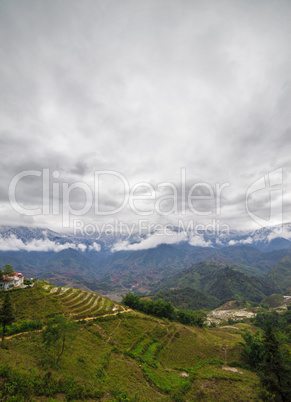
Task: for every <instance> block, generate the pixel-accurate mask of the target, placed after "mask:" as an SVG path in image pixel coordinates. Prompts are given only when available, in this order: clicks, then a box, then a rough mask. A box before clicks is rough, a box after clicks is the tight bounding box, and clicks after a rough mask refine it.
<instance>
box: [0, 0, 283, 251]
mask: <svg viewBox="0 0 291 402" xmlns="http://www.w3.org/2000/svg"><path fill="white" fill-rule="evenodd" d="M290 43H291V2H290V1H289V0H252V1H245V0H232V1H231V0H229V1H225V0H222V1H216V0H212V1H195V0H192V1H190V0H189V1H185V0H181V1H172V0H164V1H162V0H153V1H136V0H132V1H128V0H124V1H118V0H115V1H114V0H109V1H101V0H100V1H99V0H94V1H93V0H92V1H89V0H83V1H74V0H67V1H57V0H52V1H49V2H48V1H44V0H34V1H29V0H19V1H18V0H10V1H4V0H0V101H1V107H0V172H1V180H0V214H1V222H0V223H1V224H8V225H9V224H11V225H32V226H41V227H49V228H50V229H55V230H68V228H67V227H65V228H64V227H63V226H64V222H63V219H62V215H61V213H60V214H58V213H57V212H56V211H55V213H54V214H52V198H53V187H52V183H55V184H57V183H58V184H59V188H60V194H59V195H58V193H56V192H55V193H54V194H55V203H59V204H60V206H61V211H62V205H63V202H65V201H64V198H63V192H62V189H63V185H64V183H69V184H71V183H74V182H82V183H85V185H87V186H88V187H90V188H91V189H92V192H93V193H94V194H93V195H96V189H95V192H94V172H95V171H100V170H114V171H117V172H119V173H120V174H122V175H123V176H124V177H125V178H126V180H128V182H129V184H130V186H131V187H132V186H133V185H135V184H137V183H139V182H146V183H150V184H151V185H152V186H153V189H154V190H155V191H156V194H155V195H156V198H158V197H161V196H165V195H166V194H173V191H172V190H171V189H170V188H167V189H166V188H159V187H158V185H159V184H160V183H163V182H166V181H167V182H171V183H173V184H174V185H175V186H176V187H177V189H178V194H177V203H178V207H179V208H178V209H179V211H178V212H177V213H176V214H174V213H172V214H169V215H166V214H164V215H163V216H162V215H161V214H159V213H156V212H154V213H153V214H151V215H149V216H146V217H144V216H141V217H140V216H138V215H137V214H135V213H134V212H132V210H131V209H130V207H129V206H128V205H127V206H126V207H125V208H124V209H123V210H122V211H121V212H120V213H118V214H116V215H109V214H106V213H105V214H104V215H102V216H97V215H96V214H95V211H94V205H92V208H88V210H86V211H85V212H84V214H83V215H82V216H81V217H80V216H77V217H73V216H71V217H70V222H71V229H72V225H73V219H75V218H78V219H80V218H81V219H83V220H84V224H86V223H92V222H96V223H100V222H110V221H112V220H113V219H119V220H120V221H122V222H126V223H128V224H132V223H134V222H136V221H137V220H138V219H144V218H145V219H147V220H148V221H149V222H152V223H161V224H166V223H168V222H171V223H173V224H177V221H178V220H179V219H183V220H184V221H187V220H189V219H193V220H195V222H204V223H209V222H212V221H213V219H216V220H217V219H219V220H220V221H221V222H222V223H223V224H227V225H229V226H230V228H231V229H248V228H252V229H257V228H259V227H260V224H261V223H262V222H266V224H268V219H269V218H268V216H269V212H270V197H269V194H270V192H269V190H268V189H267V190H260V193H259V192H258V193H256V194H255V193H254V194H253V195H252V197H251V198H250V205H249V207H250V208H252V209H253V211H255V213H256V215H258V216H259V217H260V218H261V219H262V220H261V221H260V223H259V222H255V221H254V220H253V219H251V217H250V216H249V215H248V214H247V212H246V206H245V195H246V191H247V188H248V187H249V186H250V185H251V184H252V183H254V182H255V181H256V180H258V179H259V178H261V177H263V176H265V175H267V174H268V173H270V172H273V171H275V170H278V169H279V168H282V172H283V173H282V175H283V184H282V185H281V184H280V183H278V182H277V183H275V184H277V187H276V188H279V189H281V188H282V189H283V190H284V192H283V196H284V202H283V207H284V211H283V212H284V215H283V219H284V221H286V222H287V221H291V219H290V211H291V208H290V199H291V198H290V196H291V187H290V184H291V174H290V167H291V166H290V165H291V158H290V151H291V149H290V148H291V147H290V141H291V118H290V116H291V113H290V110H291V77H290V71H291V47H290ZM182 168H185V172H186V181H187V184H186V188H187V189H190V188H191V186H192V185H193V184H195V183H200V182H205V183H208V184H209V186H211V188H213V189H215V185H216V183H219V185H220V186H222V185H223V184H224V183H228V186H227V187H225V188H224V189H223V191H222V193H221V197H220V199H221V211H220V212H219V213H218V212H217V210H216V205H215V202H214V201H213V200H212V201H211V200H208V201H207V200H196V204H195V208H196V210H199V211H200V212H207V211H211V213H210V214H209V215H205V214H204V215H201V214H195V213H193V211H191V209H190V208H189V206H187V205H186V206H185V214H182V213H181V209H182V208H183V205H184V204H183V197H182V196H181V193H180V192H181V191H182V188H183V185H182V184H181V169H182ZM43 169H50V171H49V174H50V179H51V184H50V197H49V200H50V206H49V207H50V211H49V212H50V213H49V214H44V213H41V214H39V215H36V216H26V215H23V214H20V213H18V212H15V211H14V210H13V208H12V206H11V205H10V203H9V198H8V188H9V183H10V182H11V180H12V179H13V177H14V176H15V175H17V174H19V173H20V172H22V171H25V170H37V171H40V172H42V170H43ZM55 170H56V171H58V172H59V174H60V177H57V178H55V177H53V176H52V172H53V171H55ZM99 190H100V193H99V207H100V210H103V211H110V210H113V209H115V208H117V207H118V206H119V205H121V203H122V200H123V196H124V191H123V185H122V184H121V182H120V181H119V182H118V179H117V178H109V176H107V177H106V176H104V178H103V181H102V182H101V183H100V189H99ZM54 191H56V187H54ZM195 191H196V192H194V194H195V195H200V196H201V195H209V190H207V188H206V187H204V188H203V187H202V188H197V189H196V190H195ZM137 193H139V194H143V193H144V194H149V193H150V190H149V188H143V189H141V188H140V189H138V190H137V192H136V194H137ZM273 195H274V197H273V198H272V213H271V215H272V220H271V221H270V224H275V223H280V220H281V217H280V209H281V193H280V191H277V192H274V194H273ZM214 198H215V199H217V197H216V193H215V194H214ZM16 199H17V202H18V203H19V204H20V205H22V206H23V207H25V208H27V209H36V208H42V199H43V195H42V181H41V177H33V176H31V177H27V178H24V179H23V180H21V182H19V184H18V185H17V191H16ZM85 201H86V197H85V194H84V191H83V190H80V189H75V190H74V191H72V193H71V197H70V202H71V207H72V208H74V209H80V208H83V207H84V205H85ZM87 201H88V199H87ZM153 202H154V201H153V200H144V201H137V202H136V205H137V206H138V208H139V209H141V210H143V211H149V210H151V209H152V206H153ZM89 206H90V205H89ZM160 206H161V208H162V209H163V210H164V212H166V211H169V210H170V209H171V207H172V206H173V205H172V201H171V200H165V201H163V204H162V203H161V205H160ZM45 207H48V205H47V204H46V205H45ZM61 211H60V212H61ZM42 212H43V211H42ZM149 239H151V240H145V242H149V241H150V242H153V243H155V239H153V238H152V237H151V238H149ZM14 240H15V239H11V241H12V242H13V241H14ZM158 241H160V240H158ZM171 241H172V240H169V241H168V242H171ZM193 241H194V240H193ZM165 242H167V241H166V240H165ZM145 245H147V244H145ZM17 247H20V246H19V244H18V246H17ZM31 247H33V249H37V248H38V247H42V249H43V248H47V249H48V250H49V249H51V247H55V246H53V245H50V244H45V245H44V244H41V245H37V244H35V245H31ZM98 247H99V246H98V245H97V244H96V250H97V249H98ZM132 247H135V248H138V247H139V246H137V245H135V246H130V245H124V244H123V245H122V248H123V249H124V248H125V249H126V248H128V249H132ZM140 247H142V246H140ZM0 249H1V244H0Z"/></svg>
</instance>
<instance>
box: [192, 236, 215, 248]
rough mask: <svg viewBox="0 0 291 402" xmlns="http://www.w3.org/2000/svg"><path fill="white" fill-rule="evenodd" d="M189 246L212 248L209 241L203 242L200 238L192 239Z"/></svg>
mask: <svg viewBox="0 0 291 402" xmlns="http://www.w3.org/2000/svg"><path fill="white" fill-rule="evenodd" d="M189 244H190V245H191V246H195V247H212V244H211V241H205V240H204V238H203V237H202V236H194V237H192V238H191V239H190V241H189Z"/></svg>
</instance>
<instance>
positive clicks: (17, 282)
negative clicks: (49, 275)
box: [0, 272, 24, 290]
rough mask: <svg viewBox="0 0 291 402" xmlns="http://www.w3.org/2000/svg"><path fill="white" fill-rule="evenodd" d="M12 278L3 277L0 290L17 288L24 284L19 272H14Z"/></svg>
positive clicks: (22, 276)
mask: <svg viewBox="0 0 291 402" xmlns="http://www.w3.org/2000/svg"><path fill="white" fill-rule="evenodd" d="M13 275H14V276H3V279H2V280H1V281H0V290H4V289H10V288H13V287H19V286H21V285H23V284H24V275H23V274H22V273H21V272H14V273H13Z"/></svg>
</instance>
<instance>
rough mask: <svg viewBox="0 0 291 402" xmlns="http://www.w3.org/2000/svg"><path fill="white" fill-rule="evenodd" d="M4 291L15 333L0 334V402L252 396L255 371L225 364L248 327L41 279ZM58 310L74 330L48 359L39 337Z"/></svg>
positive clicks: (235, 361)
mask: <svg viewBox="0 0 291 402" xmlns="http://www.w3.org/2000/svg"><path fill="white" fill-rule="evenodd" d="M6 293H7V292H4V293H1V294H0V299H1V304H2V303H3V298H4V295H5V294H6ZM9 294H10V300H11V302H12V304H13V306H14V308H15V317H16V322H15V323H14V324H12V325H11V327H10V328H9V329H8V332H9V331H10V333H13V331H14V332H17V328H18V330H20V329H21V328H22V331H21V332H22V333H19V334H17V333H16V334H15V335H12V336H10V337H9V336H7V339H5V340H4V343H3V344H2V346H4V347H3V348H0V358H1V365H0V383H1V390H0V397H1V398H2V399H3V400H14V401H32V400H35V401H53V400H79V399H86V400H98V399H100V400H104V401H122V400H128V401H183V400H185V401H186V400H188V401H190V400H202V401H214V400H220V401H232V400H238V401H246V400H248V401H251V400H254V401H255V400H258V394H259V392H260V384H259V379H258V377H257V375H256V374H255V373H253V372H251V371H249V370H247V369H244V368H241V367H239V368H235V367H230V366H236V367H237V366H241V365H242V362H241V357H240V350H241V349H240V346H239V345H238V342H240V341H241V340H242V338H241V334H242V332H243V329H244V328H249V329H250V330H252V327H251V326H250V325H249V324H236V328H232V327H227V328H199V327H188V326H185V325H182V324H179V323H175V322H170V321H168V320H166V319H160V318H159V319H158V318H155V317H152V316H146V315H144V314H142V313H138V312H135V311H131V310H126V309H125V308H124V307H123V306H120V305H119V304H117V303H113V302H111V301H108V299H105V298H102V297H100V296H98V295H96V294H94V293H90V292H84V291H81V290H78V289H66V288H57V287H53V286H50V285H48V284H41V283H36V285H35V286H34V287H32V288H27V289H19V290H13V291H10V292H9ZM59 313H61V314H62V315H64V316H66V317H71V319H73V320H74V321H75V322H76V325H77V327H76V330H77V332H76V336H75V338H74V339H72V340H71V341H69V340H68V341H67V344H66V347H65V349H64V353H63V354H62V356H61V358H60V360H59V362H58V364H56V363H55V362H54V363H53V362H52V361H51V360H49V359H48V357H49V356H48V354H47V352H46V349H45V347H44V343H43V334H44V331H46V330H47V325H49V323H50V320H51V319H52V317H57V315H58V314H59ZM81 318H82V319H81ZM36 322H38V326H37V329H35V328H34V329H33V325H32V323H36ZM25 328H26V330H24V329H25Z"/></svg>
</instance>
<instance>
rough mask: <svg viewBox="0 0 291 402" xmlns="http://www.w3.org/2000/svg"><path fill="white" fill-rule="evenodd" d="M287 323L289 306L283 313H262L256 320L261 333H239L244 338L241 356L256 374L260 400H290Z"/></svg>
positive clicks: (289, 317)
mask: <svg viewBox="0 0 291 402" xmlns="http://www.w3.org/2000/svg"><path fill="white" fill-rule="evenodd" d="M290 322H291V308H290V309H288V311H287V312H286V313H284V314H282V315H279V314H278V313H272V314H266V313H264V314H261V315H259V316H258V317H257V318H256V320H255V323H256V325H258V326H260V327H261V328H263V329H264V333H263V335H261V333H260V332H259V331H257V332H256V333H255V334H254V335H252V334H251V333H250V332H249V331H246V332H245V334H243V335H242V336H243V339H244V341H245V343H242V346H243V352H242V356H243V357H244V359H245V361H246V363H247V364H248V366H249V367H250V368H251V369H254V370H255V371H256V372H257V373H258V374H259V377H260V380H261V384H262V387H263V389H264V391H263V392H262V394H261V397H262V399H263V400H275V401H290V400H291V356H290V352H289V349H288V339H289V345H290ZM275 324H276V325H275Z"/></svg>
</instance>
